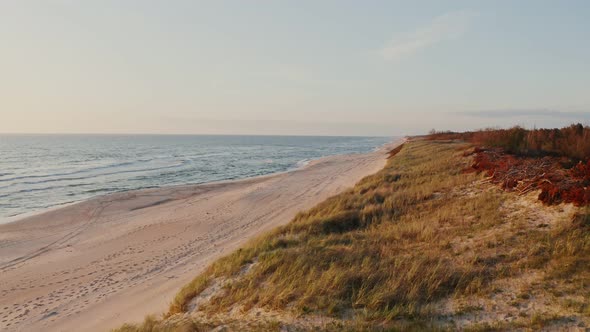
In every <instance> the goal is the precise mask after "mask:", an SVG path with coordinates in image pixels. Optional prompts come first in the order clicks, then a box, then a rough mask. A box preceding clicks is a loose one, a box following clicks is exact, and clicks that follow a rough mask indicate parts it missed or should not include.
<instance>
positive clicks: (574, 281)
mask: <svg viewBox="0 0 590 332" xmlns="http://www.w3.org/2000/svg"><path fill="white" fill-rule="evenodd" d="M467 148H468V145H467V144H463V143H457V142H449V141H415V142H411V143H407V144H405V146H404V147H403V149H401V151H399V153H398V154H397V155H396V156H395V157H393V158H390V160H389V162H388V163H387V165H386V167H385V168H384V169H383V170H382V171H380V172H378V173H376V174H374V175H372V176H368V177H366V178H365V179H363V180H362V181H360V182H359V183H358V184H357V185H356V186H355V187H354V188H352V189H351V190H348V191H346V192H344V193H342V194H339V195H337V196H334V197H332V198H329V199H327V200H326V201H324V202H322V203H320V204H318V205H317V206H316V207H314V208H312V209H310V210H309V211H305V212H302V213H300V214H298V215H297V216H296V217H295V218H294V220H293V221H292V222H291V223H289V224H287V225H286V226H283V227H280V228H278V229H276V230H274V231H272V232H270V233H268V234H266V235H264V236H262V237H260V238H258V239H256V240H254V241H251V242H250V243H249V244H248V245H247V246H245V247H244V248H242V249H240V250H238V251H236V252H234V253H233V254H231V255H229V256H226V257H224V258H222V259H220V260H218V261H217V262H215V263H214V264H212V265H211V266H210V267H209V268H208V269H207V270H206V271H205V272H203V273H202V274H201V275H199V276H197V278H195V279H194V280H193V281H192V282H191V283H190V284H188V285H186V286H185V287H184V288H183V289H182V290H181V291H180V292H179V293H178V295H177V296H176V297H175V298H174V300H173V302H172V304H171V306H170V310H169V312H168V313H167V314H166V315H165V317H171V316H174V315H176V314H179V313H180V314H181V313H183V312H185V311H186V310H187V308H188V304H189V303H190V301H191V300H192V299H193V298H194V297H195V296H196V295H198V294H199V293H200V292H201V291H203V290H204V289H206V288H207V287H208V286H209V285H210V284H211V283H212V281H213V280H215V279H216V278H225V279H226V280H232V282H227V283H226V284H225V285H224V289H223V292H222V293H221V294H219V296H215V297H213V298H212V300H211V301H209V302H208V303H207V304H206V305H203V306H201V307H199V310H200V311H202V312H205V313H206V314H208V315H215V314H219V313H224V312H228V311H229V310H230V309H232V308H235V307H236V306H239V308H240V310H241V311H242V312H247V311H248V310H250V309H252V308H264V309H265V310H270V311H275V312H288V313H290V314H292V315H295V316H305V315H308V314H313V315H323V316H329V317H334V318H336V319H342V321H343V322H347V323H346V324H353V323H351V322H354V324H358V325H353V326H357V327H358V328H361V327H362V329H365V328H366V329H367V330H372V329H373V328H375V327H377V326H378V327H380V328H391V329H398V328H400V326H407V325H403V324H408V322H412V324H418V325H415V326H421V327H425V326H428V327H429V328H433V329H434V328H435V327H436V326H439V325H440V326H441V328H444V327H446V328H448V326H449V325H448V323H446V321H445V322H443V319H442V317H443V316H445V315H449V313H443V312H442V311H441V309H440V306H441V303H444V301H450V300H456V299H461V298H470V297H474V296H475V297H477V296H481V297H489V296H491V295H492V294H494V293H495V292H497V291H498V290H497V287H496V286H495V283H496V281H498V280H502V279H505V278H511V277H518V276H522V275H523V274H526V273H529V272H530V271H534V270H535V271H543V272H546V276H545V279H544V282H543V283H542V284H540V285H537V286H538V287H537V288H538V289H545V288H546V289H560V290H561V291H564V292H565V293H567V294H569V293H568V292H570V293H571V292H574V291H576V292H581V294H585V295H586V300H581V301H578V302H576V303H573V304H572V303H570V306H573V307H575V308H577V310H578V311H579V312H580V315H586V316H588V315H589V313H590V309H588V308H589V307H588V306H589V305H590V303H588V302H589V301H588V300H587V299H588V298H590V275H589V271H588V266H589V265H590V264H589V263H590V262H589V261H588V259H589V257H590V235H589V234H590V231H589V228H590V222H588V219H589V217H588V213H586V214H580V215H579V216H578V217H577V218H576V219H574V220H568V221H564V222H563V224H561V225H559V226H558V227H555V228H554V229H551V230H550V231H547V230H546V229H537V228H533V229H528V228H526V227H528V226H526V225H528V224H527V220H526V216H514V215H513V214H509V213H508V212H510V211H505V209H503V208H502V207H503V206H505V205H506V201H507V200H509V199H511V198H510V197H511V196H510V194H508V193H504V192H501V191H497V190H483V189H482V188H477V187H475V186H474V182H475V181H476V180H477V179H479V176H478V175H476V174H473V173H469V174H466V173H465V172H463V170H464V169H466V168H467V167H468V166H469V163H470V160H469V159H468V158H466V157H463V152H464V150H465V149H467ZM509 222H510V223H509ZM523 229H526V231H523ZM246 265H251V268H250V269H249V270H248V273H243V268H244V266H246ZM544 287H545V288H544ZM537 288H535V289H537ZM465 308H476V309H473V310H467V309H465ZM477 310H481V308H479V309H477V307H475V306H471V307H462V309H460V310H459V309H457V310H456V311H455V312H451V315H454V316H456V317H459V316H462V315H466V314H468V312H473V311H477ZM535 317H536V316H535ZM535 317H527V318H526V319H525V318H523V319H522V320H520V321H519V323H518V324H520V325H512V327H514V326H528V327H535V326H536V327H538V326H539V325H546V324H551V322H552V321H554V319H553V318H551V319H549V320H543V319H542V318H543V317H536V318H535ZM551 317H553V316H551ZM146 322H147V321H146ZM439 323H440V324H439ZM144 324H148V325H149V326H148V327H149V328H147V329H143V328H141V326H133V325H127V326H125V327H123V328H121V329H120V331H166V329H165V326H169V325H166V324H164V323H163V322H160V323H158V322H147V323H144ZM158 324H160V325H158ZM193 324H197V323H195V322H193ZM400 324H401V325H400ZM424 324H427V325H424ZM437 324H438V325H437ZM514 324H516V323H514ZM158 326H159V327H158ZM195 326H196V325H195ZM350 326H351V325H348V327H350ZM412 326H414V325H412ZM494 326H495V327H494ZM159 328H161V329H159ZM470 328H471V329H473V330H480V329H484V330H489V329H502V328H506V324H505V323H504V322H497V323H494V324H491V325H490V324H487V325H478V324H475V325H472V326H471V327H470ZM189 330H191V329H189ZM191 331H198V328H197V327H195V328H193V329H192V330H191Z"/></svg>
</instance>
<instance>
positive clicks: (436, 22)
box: [379, 10, 476, 61]
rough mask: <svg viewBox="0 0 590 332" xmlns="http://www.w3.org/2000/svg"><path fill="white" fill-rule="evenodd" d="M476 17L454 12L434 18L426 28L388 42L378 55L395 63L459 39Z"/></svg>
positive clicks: (465, 11)
mask: <svg viewBox="0 0 590 332" xmlns="http://www.w3.org/2000/svg"><path fill="white" fill-rule="evenodd" d="M475 16H476V13H475V12H473V11H467V10H464V11H455V12H450V13H446V14H443V15H441V16H437V17H435V18H434V19H433V20H432V21H430V22H429V23H428V24H427V25H426V26H423V27H421V28H418V29H416V30H414V31H411V32H407V33H404V34H402V35H400V36H399V37H397V38H393V39H392V40H390V41H389V42H388V43H387V44H386V45H385V46H384V47H383V48H382V49H381V50H379V54H380V55H381V56H382V57H383V59H385V60H388V61H397V60H400V59H403V58H406V57H408V56H411V55H413V54H415V53H417V52H419V51H421V50H423V49H425V48H428V47H430V46H433V45H435V44H438V43H440V42H443V41H445V40H452V39H455V38H458V37H460V36H461V35H463V33H464V32H465V31H466V30H467V28H468V27H469V25H470V24H471V21H472V20H473V18H474V17H475Z"/></svg>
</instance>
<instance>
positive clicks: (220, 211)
mask: <svg viewBox="0 0 590 332" xmlns="http://www.w3.org/2000/svg"><path fill="white" fill-rule="evenodd" d="M391 147H392V146H389V147H388V148H391ZM385 160H386V153H385V151H384V150H381V151H378V152H373V153H368V154H353V155H341V156H332V157H327V158H323V159H320V160H317V161H314V162H312V163H311V164H310V165H308V166H306V167H304V168H302V169H299V170H296V171H293V172H288V173H282V174H276V175H271V176H265V177H259V178H252V179H246V180H240V181H233V182H224V183H213V184H205V185H191V186H178V187H168V188H161V189H151V190H140V191H131V192H125V193H118V194H112V195H107V196H102V197H98V198H94V199H91V200H88V201H85V202H81V203H78V204H74V205H71V206H67V207H64V208H61V209H57V210H53V211H48V212H46V213H43V214H40V215H36V216H33V217H28V218H26V219H23V220H20V221H17V222H13V223H9V224H4V225H0V330H2V331H5V330H6V331H108V330H109V329H111V328H113V327H116V326H119V325H120V324H121V323H123V322H128V321H139V320H141V319H142V318H143V317H144V316H145V315H146V314H149V313H154V314H158V313H161V312H164V311H165V310H166V309H167V306H168V304H169V302H170V300H171V299H172V297H173V296H174V294H175V293H176V292H177V291H178V290H179V288H180V287H181V286H183V285H184V284H186V283H187V282H188V281H190V280H191V279H192V278H193V277H195V276H196V275H197V274H198V273H199V271H201V270H202V269H203V268H204V267H205V266H206V265H207V264H209V263H210V262H211V261H213V260H214V259H216V258H218V257H220V256H221V255H225V254H228V253H229V252H231V251H232V250H234V249H237V248H239V246H240V245H243V244H244V243H245V241H247V240H248V239H250V238H252V237H254V236H256V235H257V234H260V233H261V232H263V231H265V230H269V229H271V228H274V227H276V226H279V225H282V224H285V223H287V222H289V221H290V219H291V218H292V217H293V216H294V215H295V214H296V213H297V212H298V211H300V210H302V209H306V208H310V207H312V206H313V205H315V204H316V203H318V202H320V201H322V200H324V199H325V198H327V197H329V196H332V195H334V194H336V193H338V192H341V191H342V190H344V189H345V188H348V187H350V186H352V185H353V184H354V183H355V182H357V181H358V180H360V179H361V178H362V177H364V176H366V175H369V174H371V173H374V172H376V171H378V170H379V169H381V168H382V167H383V166H384V165H385Z"/></svg>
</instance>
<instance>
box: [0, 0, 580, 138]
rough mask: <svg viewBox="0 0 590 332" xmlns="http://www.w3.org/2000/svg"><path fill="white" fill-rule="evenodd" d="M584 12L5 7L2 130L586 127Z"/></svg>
mask: <svg viewBox="0 0 590 332" xmlns="http://www.w3.org/2000/svg"><path fill="white" fill-rule="evenodd" d="M589 17H590V1H567V0H564V1H543V0H534V1H502V0H497V1H475V0H473V1H442V0H432V1H342V0H335V1H320V0H313V1H302V0H298V1H279V0H276V1H270V0H269V1H245V0H244V1H238V0H235V1H223V0H215V1H179V0H177V1H174V0H169V1H150V0H141V1H139V0H138V1H131V0H129V1H120V0H103V1H98V0H96V1H91V0H85V1H84V0H79V1H78V0H43V1H29V0H18V1H16V0H15V1H10V0H6V1H2V2H0V133H155V134H262V135H274V134H282V135H368V136H376V135H379V136H395V135H405V134H417V133H423V132H427V131H429V130H430V129H437V130H465V129H478V128H486V127H507V126H512V125H522V126H526V127H559V126H564V125H568V124H570V123H574V122H581V123H584V124H590V19H588V18H589Z"/></svg>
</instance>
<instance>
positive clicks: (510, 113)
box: [453, 109, 590, 119]
mask: <svg viewBox="0 0 590 332" xmlns="http://www.w3.org/2000/svg"><path fill="white" fill-rule="evenodd" d="M453 114H457V115H464V116H470V117H477V118H517V117H531V118H532V117H546V118H568V119H590V112H567V111H557V110H549V109H530V110H483V111H470V112H454V113H453Z"/></svg>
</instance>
